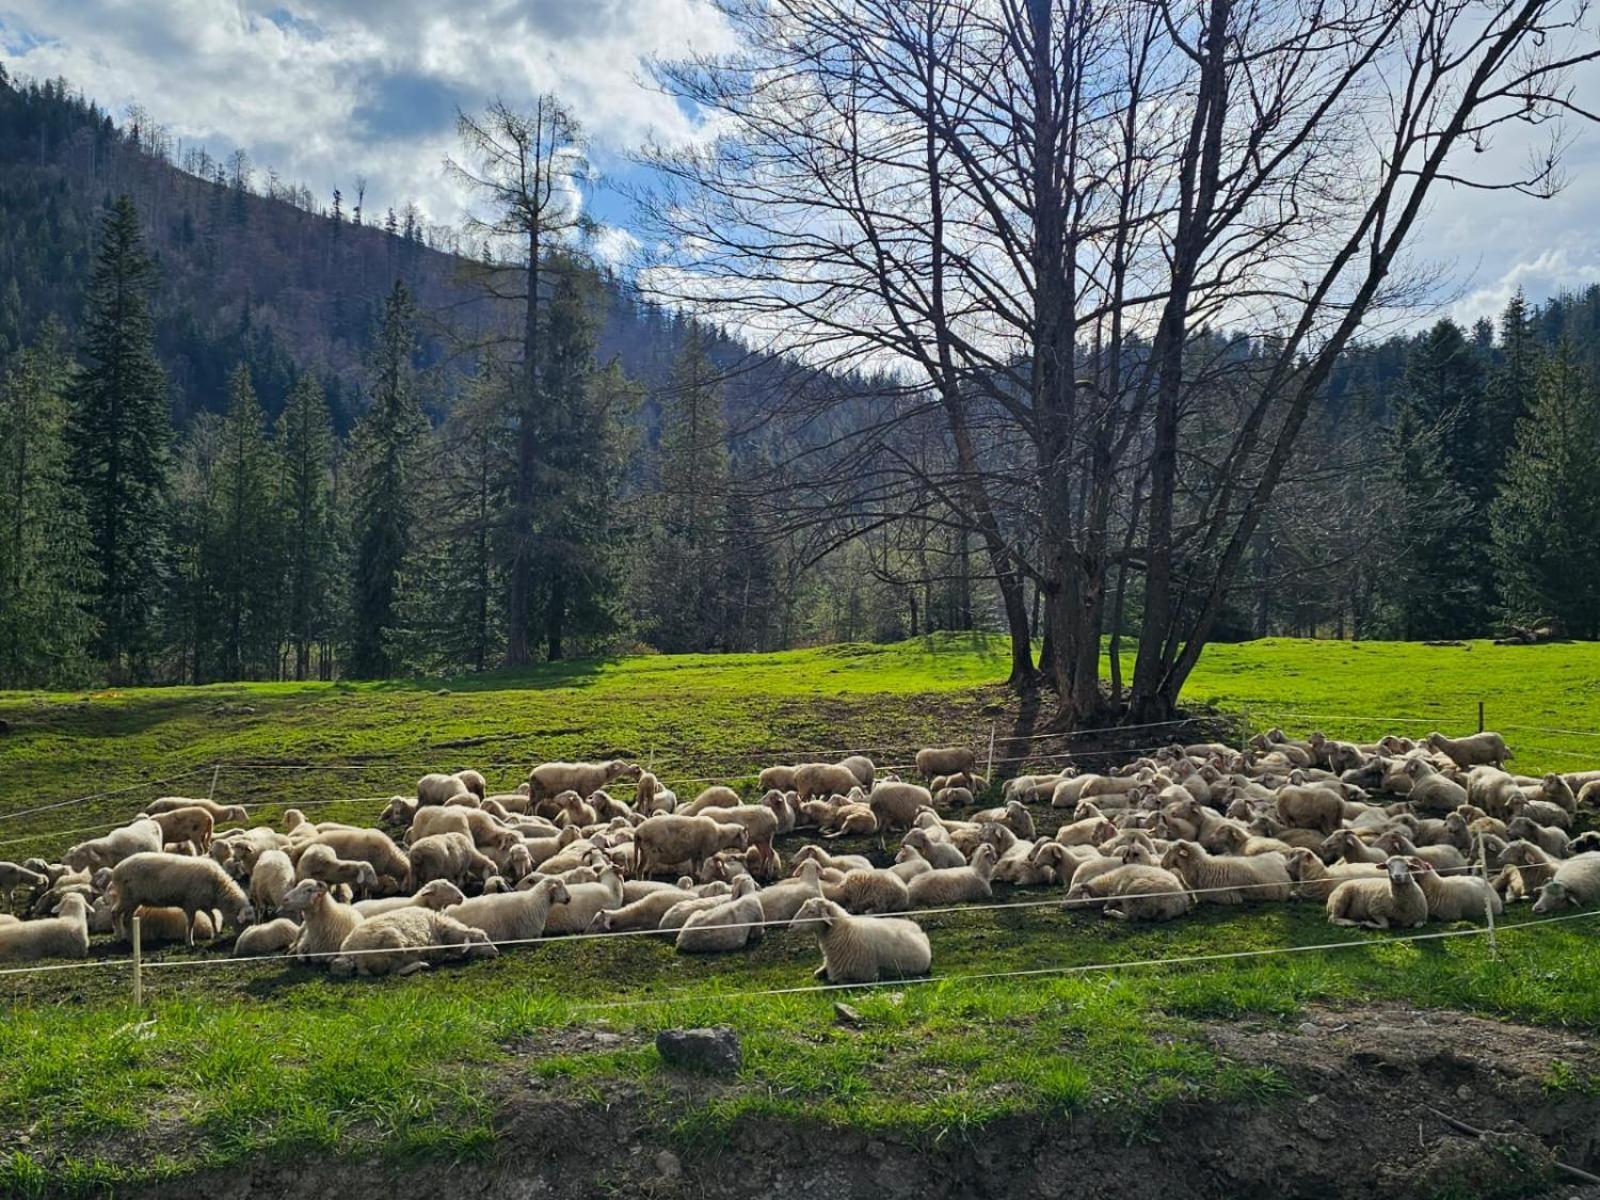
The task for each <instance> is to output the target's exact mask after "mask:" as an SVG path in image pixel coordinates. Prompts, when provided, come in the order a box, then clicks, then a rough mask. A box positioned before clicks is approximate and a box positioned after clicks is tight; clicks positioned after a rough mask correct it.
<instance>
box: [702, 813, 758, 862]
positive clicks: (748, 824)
mask: <svg viewBox="0 0 1600 1200" xmlns="http://www.w3.org/2000/svg"><path fill="white" fill-rule="evenodd" d="M697 815H699V816H702V817H709V818H711V820H713V821H715V822H716V823H717V824H718V825H742V826H744V829H745V832H746V834H747V835H748V837H747V838H746V845H747V846H749V847H751V848H753V849H756V850H759V851H760V853H761V856H762V857H763V858H771V857H772V839H773V838H775V837H777V836H778V815H777V814H776V813H775V812H773V811H772V810H771V809H770V808H768V807H767V806H766V805H765V804H735V805H734V806H733V807H731V808H715V807H713V808H703V809H701V810H700V812H699V813H698V814H697Z"/></svg>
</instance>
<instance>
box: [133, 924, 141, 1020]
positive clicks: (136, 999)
mask: <svg viewBox="0 0 1600 1200" xmlns="http://www.w3.org/2000/svg"><path fill="white" fill-rule="evenodd" d="M133 1006H134V1007H135V1008H143V1007H144V959H143V954H142V946H141V943H140V939H139V918H138V917H135V918H133Z"/></svg>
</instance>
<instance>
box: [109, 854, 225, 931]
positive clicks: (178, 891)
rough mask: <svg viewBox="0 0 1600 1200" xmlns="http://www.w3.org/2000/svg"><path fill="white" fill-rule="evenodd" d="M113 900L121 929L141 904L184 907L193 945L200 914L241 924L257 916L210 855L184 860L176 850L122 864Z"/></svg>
mask: <svg viewBox="0 0 1600 1200" xmlns="http://www.w3.org/2000/svg"><path fill="white" fill-rule="evenodd" d="M107 890H108V893H109V894H110V895H111V896H112V898H113V903H114V908H113V910H112V926H113V928H115V929H116V930H117V931H118V932H119V933H122V932H123V931H124V930H125V927H126V920H127V918H128V917H130V916H132V915H133V912H134V910H135V909H137V908H138V907H139V906H140V905H143V904H148V905H151V906H152V907H168V908H181V909H182V910H183V913H184V916H185V918H186V919H187V922H188V936H187V938H186V939H185V940H186V942H187V944H188V945H189V946H193V945H194V921H195V914H196V913H200V912H206V913H209V912H211V911H213V910H216V911H218V912H220V913H221V914H222V919H223V922H224V923H225V924H227V925H229V926H232V927H235V928H240V927H243V926H245V925H249V924H250V923H251V922H252V921H254V920H255V910H254V909H253V908H252V907H251V906H250V898H249V897H248V896H246V895H245V894H244V891H243V889H241V888H240V887H239V885H238V884H237V883H235V882H234V881H233V879H232V878H231V877H230V876H229V875H228V873H227V872H226V871H224V870H223V869H222V868H221V867H220V866H218V865H217V864H216V863H215V862H213V861H212V860H211V859H209V858H184V857H182V856H180V855H176V854H162V853H160V852H159V851H156V852H149V851H146V852H143V853H140V854H135V855H132V856H131V857H128V858H125V859H123V860H122V861H121V862H119V863H118V864H117V865H116V867H115V868H113V869H112V872H111V885H110V887H109V888H108V889H107Z"/></svg>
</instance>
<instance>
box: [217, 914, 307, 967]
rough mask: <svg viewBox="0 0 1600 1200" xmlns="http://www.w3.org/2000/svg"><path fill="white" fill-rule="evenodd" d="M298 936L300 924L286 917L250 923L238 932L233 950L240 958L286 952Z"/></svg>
mask: <svg viewBox="0 0 1600 1200" xmlns="http://www.w3.org/2000/svg"><path fill="white" fill-rule="evenodd" d="M299 936H300V926H298V925H296V924H295V923H294V922H293V921H291V920H290V919H289V918H288V917H279V918H278V919H277V920H275V921H264V922H262V923H261V924H260V925H252V926H250V928H248V929H246V930H244V931H243V932H242V933H240V934H239V937H238V939H237V940H236V941H235V942H234V943H233V952H234V954H236V955H238V956H239V957H240V958H259V957H260V956H262V955H264V954H287V953H288V952H289V950H290V948H291V947H293V945H294V943H295V939H296V938H298V937H299Z"/></svg>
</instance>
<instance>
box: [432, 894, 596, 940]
mask: <svg viewBox="0 0 1600 1200" xmlns="http://www.w3.org/2000/svg"><path fill="white" fill-rule="evenodd" d="M571 899H572V893H571V892H569V891H568V890H567V885H566V884H564V883H562V882H561V881H560V880H559V879H541V880H540V881H539V882H538V883H536V884H534V885H533V887H532V888H530V889H529V890H528V891H525V892H504V893H502V894H501V895H498V896H474V897H473V898H472V899H471V900H463V901H462V902H461V903H459V904H456V905H453V906H451V907H450V908H447V909H445V910H444V913H445V915H446V916H447V917H454V918H455V919H456V920H458V921H460V922H461V923H462V924H463V925H470V926H472V927H473V928H474V929H481V930H483V931H484V933H486V934H488V935H489V940H490V941H491V942H521V941H530V940H532V939H533V938H537V937H543V936H544V927H545V921H546V919H547V918H548V917H549V915H550V907H551V905H554V904H566V903H568V902H569V901H571Z"/></svg>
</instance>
